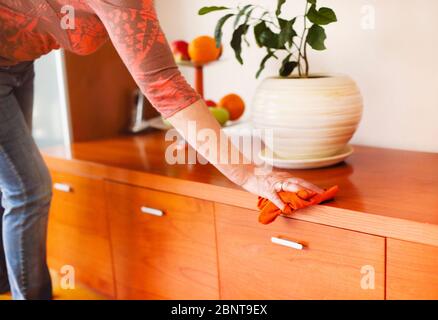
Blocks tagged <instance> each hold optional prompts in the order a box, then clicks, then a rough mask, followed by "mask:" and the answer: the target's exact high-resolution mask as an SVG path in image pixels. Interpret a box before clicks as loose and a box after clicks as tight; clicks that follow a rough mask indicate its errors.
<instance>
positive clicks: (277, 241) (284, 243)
mask: <svg viewBox="0 0 438 320" xmlns="http://www.w3.org/2000/svg"><path fill="white" fill-rule="evenodd" d="M271 242H272V243H275V244H278V245H280V246H284V247H288V248H292V249H295V250H303V249H304V246H303V245H302V244H301V243H298V242H294V241H290V240H285V239H281V238H277V237H272V238H271Z"/></svg>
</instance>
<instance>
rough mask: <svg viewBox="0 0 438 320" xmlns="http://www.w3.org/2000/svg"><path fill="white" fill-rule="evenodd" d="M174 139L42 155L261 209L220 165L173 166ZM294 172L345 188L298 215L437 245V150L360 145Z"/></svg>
mask: <svg viewBox="0 0 438 320" xmlns="http://www.w3.org/2000/svg"><path fill="white" fill-rule="evenodd" d="M168 144H169V143H166V142H165V141H164V134H163V133H162V132H150V133H147V134H143V135H138V136H125V137H117V138H113V139H107V140H98V141H91V142H83V143H75V144H74V145H73V146H72V148H71V150H65V149H63V148H51V149H47V150H44V151H43V153H44V155H45V159H46V161H47V162H48V164H49V166H50V167H51V168H52V169H55V170H63V171H66V172H71V173H75V174H83V175H84V174H85V175H89V176H95V177H100V178H104V179H108V180H114V181H119V182H123V183H128V184H133V185H139V186H143V187H150V188H154V189H158V190H164V191H168V192H173V193H178V194H183V195H188V196H192V197H196V198H202V199H206V200H211V201H217V202H222V203H225V204H230V205H235V206H239V207H244V208H249V209H256V207H255V205H256V196H254V195H251V194H249V193H248V192H246V191H244V190H242V189H240V188H239V187H237V186H235V185H234V184H233V183H231V182H230V181H228V180H227V179H226V178H225V177H224V176H223V175H221V174H220V173H219V172H218V171H217V170H216V169H215V168H214V167H213V166H211V165H201V164H195V165H168V164H167V163H166V161H165V149H166V147H167V145H168ZM69 153H70V155H69ZM66 161H68V163H69V165H68V166H67V165H66ZM291 173H292V174H293V175H295V176H298V177H301V178H304V179H307V180H309V181H312V182H313V183H315V184H317V185H319V186H321V187H329V186H332V185H335V184H337V185H339V186H340V189H341V191H340V193H339V195H338V196H337V198H336V200H335V201H333V202H331V203H328V204H326V205H323V206H316V207H313V208H308V209H305V210H302V211H300V212H298V213H297V214H296V215H295V216H294V218H295V219H300V220H305V221H311V222H315V223H320V224H325V225H331V226H335V227H341V228H346V229H350V230H356V231H359V232H364V233H370V234H376V235H380V236H386V237H393V238H398V239H402V240H407V241H415V242H420V243H425V244H432V245H437V246H438V154H434V153H419V152H409V151H400V150H390V149H381V148H371V147H364V146H355V153H354V154H353V155H352V156H351V157H350V158H349V159H347V160H346V162H345V163H342V164H340V165H337V166H334V167H330V168H325V169H317V170H297V171H291Z"/></svg>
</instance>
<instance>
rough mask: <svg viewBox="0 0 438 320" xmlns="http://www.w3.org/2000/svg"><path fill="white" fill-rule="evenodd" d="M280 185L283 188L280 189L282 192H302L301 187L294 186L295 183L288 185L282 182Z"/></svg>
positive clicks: (286, 182) (288, 183)
mask: <svg viewBox="0 0 438 320" xmlns="http://www.w3.org/2000/svg"><path fill="white" fill-rule="evenodd" d="M282 185H283V187H282V190H283V191H288V192H298V191H300V190H303V187H302V186H301V185H299V184H295V183H290V182H288V181H285V182H283V183H282Z"/></svg>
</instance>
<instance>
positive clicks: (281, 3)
mask: <svg viewBox="0 0 438 320" xmlns="http://www.w3.org/2000/svg"><path fill="white" fill-rule="evenodd" d="M285 3H286V0H278V2H277V10H276V11H275V14H276V15H277V17H278V16H279V15H280V14H281V8H282V7H283V5H284V4H285Z"/></svg>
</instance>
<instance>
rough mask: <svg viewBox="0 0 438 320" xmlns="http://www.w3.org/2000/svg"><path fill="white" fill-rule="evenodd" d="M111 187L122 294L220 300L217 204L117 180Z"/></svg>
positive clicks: (112, 223)
mask: <svg viewBox="0 0 438 320" xmlns="http://www.w3.org/2000/svg"><path fill="white" fill-rule="evenodd" d="M106 191H107V195H108V201H109V216H110V227H111V236H112V245H113V256H114V262H115V275H116V284H117V293H118V298H120V299H217V298H219V292H218V275H217V259H216V240H215V229H214V212H213V205H212V203H210V202H208V201H203V200H197V199H194V198H189V197H183V196H178V195H175V194H170V193H165V192H158V191H154V190H149V189H144V188H138V187H133V186H127V185H123V184H117V183H112V182H108V183H106ZM161 213H163V215H162V216H161Z"/></svg>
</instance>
